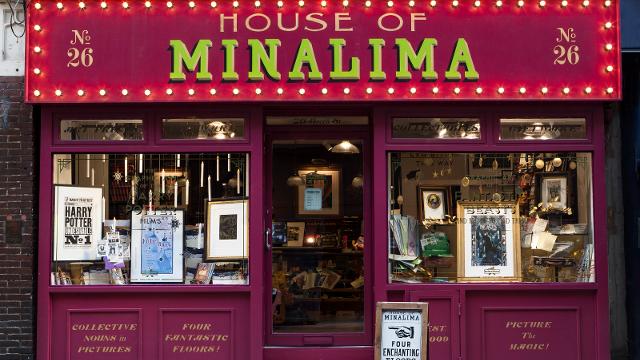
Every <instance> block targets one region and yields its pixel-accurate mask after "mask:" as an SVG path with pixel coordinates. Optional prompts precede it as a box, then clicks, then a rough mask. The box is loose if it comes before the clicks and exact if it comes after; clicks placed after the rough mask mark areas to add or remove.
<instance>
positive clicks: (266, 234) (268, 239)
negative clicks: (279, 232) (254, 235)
mask: <svg viewBox="0 0 640 360" xmlns="http://www.w3.org/2000/svg"><path fill="white" fill-rule="evenodd" d="M264 246H265V247H266V248H267V251H270V250H271V229H266V230H265V231H264Z"/></svg>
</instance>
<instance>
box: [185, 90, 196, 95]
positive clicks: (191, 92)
mask: <svg viewBox="0 0 640 360" xmlns="http://www.w3.org/2000/svg"><path fill="white" fill-rule="evenodd" d="M187 93H188V94H189V96H193V95H195V93H196V91H195V90H193V89H189V90H188V91H187Z"/></svg>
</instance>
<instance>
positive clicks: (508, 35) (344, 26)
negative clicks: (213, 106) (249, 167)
mask: <svg viewBox="0 0 640 360" xmlns="http://www.w3.org/2000/svg"><path fill="white" fill-rule="evenodd" d="M612 1H616V0H581V1H578V0H571V1H568V0H535V1H534V0H446V1H445V0H419V1H415V0H402V1H399V0H389V1H380V0H376V1H361V0H358V1H353V0H344V1H339V0H300V1H292V0H287V1H276V0H268V1H260V0H256V1H253V0H252V1H247V0H244V1H239V0H238V1H230V0H229V1H227V0H225V1H220V2H219V3H218V2H216V1H211V2H210V1H202V0H197V1H174V2H171V1H158V0H153V1H140V0H132V1H128V2H127V1H118V2H116V1H103V2H100V1H95V0H89V1H86V2H78V1H61V2H52V1H41V2H35V1H34V2H32V3H30V5H29V10H28V22H29V24H28V26H29V27H28V29H29V32H28V49H27V59H28V68H29V73H28V76H27V95H26V97H27V100H28V101H30V102H65V103H67V102H167V101H216V100H221V101H234V100H239V101H247V100H249V101H279V100H331V101H336V100H338V101H344V100H407V99H416V100H442V99H446V100H455V99H459V100H496V99H505V100H514V99H517V100H519V99H525V100H532V99H540V100H546V99H554V100H561V99H580V100H612V99H619V98H620V72H619V68H620V56H619V29H618V24H619V23H618V6H617V3H616V2H612Z"/></svg>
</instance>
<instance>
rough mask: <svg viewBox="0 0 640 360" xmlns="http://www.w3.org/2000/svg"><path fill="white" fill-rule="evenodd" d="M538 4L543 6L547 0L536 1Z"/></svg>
mask: <svg viewBox="0 0 640 360" xmlns="http://www.w3.org/2000/svg"><path fill="white" fill-rule="evenodd" d="M538 5H540V7H545V6H546V5H547V2H546V1H544V0H540V2H539V3H538Z"/></svg>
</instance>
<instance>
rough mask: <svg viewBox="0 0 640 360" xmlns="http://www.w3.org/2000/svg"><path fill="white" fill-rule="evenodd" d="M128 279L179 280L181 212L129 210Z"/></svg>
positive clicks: (181, 246)
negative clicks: (129, 272)
mask: <svg viewBox="0 0 640 360" xmlns="http://www.w3.org/2000/svg"><path fill="white" fill-rule="evenodd" d="M131 224H132V242H131V281H132V282H182V280H183V279H182V277H183V264H182V260H183V254H182V248H183V212H182V211H178V210H176V211H150V212H145V213H139V214H135V213H134V214H133V216H132V221H131Z"/></svg>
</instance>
